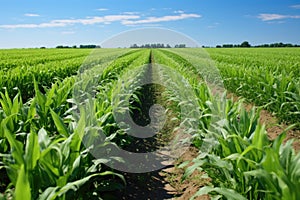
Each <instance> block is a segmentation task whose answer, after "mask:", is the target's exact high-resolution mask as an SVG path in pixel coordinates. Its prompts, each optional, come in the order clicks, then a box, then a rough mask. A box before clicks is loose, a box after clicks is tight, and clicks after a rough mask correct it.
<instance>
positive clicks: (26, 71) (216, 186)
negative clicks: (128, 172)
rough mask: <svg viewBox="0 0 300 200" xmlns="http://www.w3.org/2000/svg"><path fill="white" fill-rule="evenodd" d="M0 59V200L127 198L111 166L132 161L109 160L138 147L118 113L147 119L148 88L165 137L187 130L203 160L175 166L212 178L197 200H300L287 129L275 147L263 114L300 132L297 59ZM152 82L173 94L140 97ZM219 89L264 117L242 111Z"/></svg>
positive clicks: (297, 160) (21, 55)
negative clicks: (160, 111)
mask: <svg viewBox="0 0 300 200" xmlns="http://www.w3.org/2000/svg"><path fill="white" fill-rule="evenodd" d="M0 60H1V61H0V88H1V93H0V95H1V96H0V199H17V200H19V199H20V200H21V199H22V200H23V199H41V200H42V199H45V200H46V199H47V200H48V199H107V198H106V195H107V194H114V192H116V191H120V190H122V188H124V187H125V186H126V179H125V177H124V176H123V175H122V173H120V171H118V170H115V169H113V167H111V166H110V165H109V164H108V163H111V162H112V160H114V163H122V162H123V163H124V162H125V163H126V161H122V159H120V158H118V157H117V156H113V157H109V156H107V154H105V153H103V152H104V149H107V148H111V149H113V148H115V147H116V146H118V147H120V148H122V149H126V148H129V147H131V146H132V145H133V144H134V143H133V138H132V136H129V135H127V134H126V131H124V127H126V125H125V126H124V127H122V126H120V123H118V121H117V119H116V118H115V113H116V112H117V113H126V112H129V113H131V117H135V116H139V118H141V119H142V120H146V121H147V120H148V118H149V116H144V115H142V114H139V113H143V112H148V111H143V110H142V109H140V108H141V107H143V106H139V105H143V98H144V97H143V93H146V94H144V96H150V97H152V96H153V94H150V93H151V91H152V90H153V91H154V90H158V92H159V93H160V94H161V96H162V99H163V100H164V103H163V105H164V107H166V113H167V112H169V111H170V110H171V111H172V112H173V113H172V115H171V117H170V118H172V119H170V118H168V115H167V121H172V123H174V124H176V125H178V124H179V125H178V127H179V128H178V127H177V128H176V127H175V128H174V127H171V128H174V130H173V129H172V130H169V132H173V133H174V132H175V133H176V132H178V130H179V131H180V130H182V129H184V128H185V127H188V126H189V125H191V124H192V126H189V127H192V128H189V129H187V130H186V131H185V132H184V134H188V135H189V138H191V143H192V144H191V145H193V146H194V147H196V148H197V149H198V150H199V151H198V155H197V157H195V158H194V159H193V160H190V161H187V162H183V163H181V164H180V165H179V168H183V169H185V174H184V177H183V178H184V179H187V178H188V177H189V176H191V175H192V174H193V172H195V171H199V172H201V173H203V177H206V178H210V179H211V181H210V183H209V184H207V185H206V186H205V187H201V188H200V189H199V191H198V192H196V193H195V194H194V196H193V198H197V197H199V196H201V195H205V194H208V195H210V197H211V199H286V200H291V199H294V200H297V199H300V193H299V192H298V191H299V190H300V154H299V153H296V152H295V150H294V149H293V147H292V143H293V140H288V141H286V142H284V140H285V137H286V131H284V132H283V133H281V134H280V136H278V137H277V138H276V139H275V140H270V139H269V138H268V133H267V131H266V128H265V125H264V124H260V123H259V117H260V110H261V109H266V110H268V111H270V112H272V113H273V114H274V115H275V116H276V117H278V119H280V120H281V121H282V122H285V123H288V124H290V126H289V127H288V129H291V128H299V127H300V124H299V123H300V121H299V119H300V88H299V85H300V78H299V77H300V76H299V75H300V51H299V50H298V49H294V48H287V49H207V52H206V51H204V50H201V51H200V50H199V49H189V48H186V49H168V50H163V49H99V50H96V52H92V51H91V50H89V49H84V50H82V49H80V50H79V49H71V50H70V49H68V50H64V49H63V50H60V49H59V50H58V49H56V50H54V49H39V50H37V49H31V50H0ZM152 62H153V63H155V64H159V65H161V66H167V67H168V68H164V67H155V65H152V68H149V65H148V64H149V63H152ZM141 66H143V67H141ZM215 66H216V67H215ZM150 72H151V77H150V78H151V79H153V80H154V79H155V80H161V82H164V83H165V84H166V85H172V87H171V89H170V88H164V89H161V88H160V87H157V86H151V87H149V88H148V90H145V89H143V88H142V87H140V86H139V85H140V83H142V82H143V80H145V79H146V78H145V77H146V76H147V74H149V73H150ZM172 72H176V73H177V74H180V76H181V77H182V78H180V79H179V78H178V77H177V75H176V74H175V73H172ZM123 80H126V81H123ZM180 81H181V82H180ZM178 82H180V83H178ZM120 85H121V86H122V87H121V86H120ZM122 88H127V89H126V92H127V93H125V94H124V96H125V99H126V101H129V102H131V103H130V104H129V107H127V104H122V103H123V101H122V99H120V98H119V97H118V94H121V93H123V90H122ZM224 88H225V89H226V90H228V91H230V92H232V93H234V94H236V95H237V96H242V97H244V99H245V100H246V101H247V102H251V103H254V104H255V105H257V106H259V107H258V108H256V107H253V108H252V109H251V110H250V111H247V110H246V109H245V108H244V103H243V101H242V100H239V101H233V99H227V98H226V96H227V95H226V90H225V89H224ZM145 91H147V92H145ZM190 91H191V93H192V94H191V93H190ZM156 92H157V91H156ZM148 93H149V94H148ZM151 95H152V96H151ZM190 96H191V98H190ZM183 97H187V98H186V99H184V98H183ZM124 101H125V100H124ZM116 102H117V103H116ZM191 102H192V103H191ZM152 103H157V102H155V101H153V102H152ZM189 106H190V107H189ZM121 108H122V109H121ZM180 108H181V110H180ZM182 108H185V109H186V110H188V111H189V112H182ZM191 108H192V109H191ZM132 113H133V114H132ZM134 113H136V114H134ZM137 120H138V119H137ZM148 123H150V122H148ZM167 123H168V122H167ZM99 132H101V133H102V134H99ZM102 150H103V152H101V151H102ZM99 152H100V153H99ZM95 154H97V156H95ZM131 167H136V169H137V170H138V167H137V166H131Z"/></svg>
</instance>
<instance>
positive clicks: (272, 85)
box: [191, 48, 300, 127]
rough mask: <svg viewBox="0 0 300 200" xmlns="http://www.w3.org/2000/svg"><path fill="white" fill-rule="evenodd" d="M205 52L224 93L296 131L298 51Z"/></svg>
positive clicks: (299, 95) (299, 107) (298, 116)
mask: <svg viewBox="0 0 300 200" xmlns="http://www.w3.org/2000/svg"><path fill="white" fill-rule="evenodd" d="M208 52H209V54H210V55H211V58H212V59H213V60H214V61H215V62H216V66H217V67H218V68H219V70H220V73H221V74H222V77H223V80H224V84H225V86H226V88H227V89H228V90H230V91H232V92H233V93H235V94H236V95H238V96H243V97H245V98H246V99H247V101H249V102H253V103H255V104H256V105H258V106H264V108H265V109H267V110H269V111H270V112H272V113H274V114H275V116H276V117H278V118H279V119H281V120H282V121H286V122H288V123H297V124H298V127H299V119H300V88H299V85H300V78H299V77H300V76H299V75H300V62H299V60H300V56H299V55H300V54H299V50H298V49H294V48H291V49H246V50H245V49H234V50H233V49H226V50H219V49H208ZM191 53H192V52H191Z"/></svg>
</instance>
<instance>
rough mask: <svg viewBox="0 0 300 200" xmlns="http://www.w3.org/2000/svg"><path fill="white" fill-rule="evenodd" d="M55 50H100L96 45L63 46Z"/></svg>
mask: <svg viewBox="0 0 300 200" xmlns="http://www.w3.org/2000/svg"><path fill="white" fill-rule="evenodd" d="M56 48H57V49H76V48H79V49H95V48H101V47H100V46H98V45H93V44H92V45H80V46H76V45H74V46H63V45H59V46H57V47H56Z"/></svg>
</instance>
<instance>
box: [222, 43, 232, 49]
mask: <svg viewBox="0 0 300 200" xmlns="http://www.w3.org/2000/svg"><path fill="white" fill-rule="evenodd" d="M232 47H233V44H223V48H232Z"/></svg>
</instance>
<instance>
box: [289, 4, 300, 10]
mask: <svg viewBox="0 0 300 200" xmlns="http://www.w3.org/2000/svg"><path fill="white" fill-rule="evenodd" d="M290 7H291V8H294V9H300V4H298V5H292V6H290Z"/></svg>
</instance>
